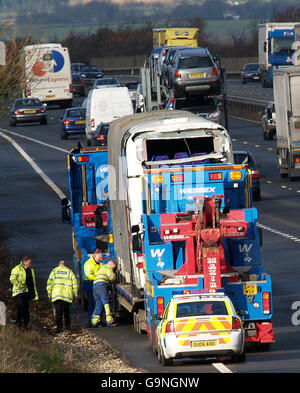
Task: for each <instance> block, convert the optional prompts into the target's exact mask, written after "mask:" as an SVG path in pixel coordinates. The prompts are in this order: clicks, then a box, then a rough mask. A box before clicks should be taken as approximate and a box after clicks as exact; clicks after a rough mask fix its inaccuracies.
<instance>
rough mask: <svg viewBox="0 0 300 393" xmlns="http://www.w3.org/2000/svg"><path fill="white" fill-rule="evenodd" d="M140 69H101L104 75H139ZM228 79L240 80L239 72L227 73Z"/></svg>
mask: <svg viewBox="0 0 300 393" xmlns="http://www.w3.org/2000/svg"><path fill="white" fill-rule="evenodd" d="M140 68H141V67H124V68H120V67H118V68H102V71H103V72H104V74H105V75H136V76H139V75H140ZM226 75H227V78H228V79H241V72H240V71H227V72H226Z"/></svg>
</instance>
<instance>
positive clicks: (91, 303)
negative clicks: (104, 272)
mask: <svg viewBox="0 0 300 393" xmlns="http://www.w3.org/2000/svg"><path fill="white" fill-rule="evenodd" d="M83 290H84V291H85V292H86V294H87V298H88V315H89V322H90V321H91V319H92V316H93V312H94V309H95V299H94V294H93V281H90V280H84V281H83Z"/></svg>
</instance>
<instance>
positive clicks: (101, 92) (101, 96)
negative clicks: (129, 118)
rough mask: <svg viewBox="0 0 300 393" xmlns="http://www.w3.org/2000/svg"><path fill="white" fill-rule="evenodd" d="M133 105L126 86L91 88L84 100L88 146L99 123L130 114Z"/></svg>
mask: <svg viewBox="0 0 300 393" xmlns="http://www.w3.org/2000/svg"><path fill="white" fill-rule="evenodd" d="M132 114H133V106H132V102H131V98H130V94H129V91H128V89H127V87H107V88H102V89H92V90H90V92H89V94H88V96H87V102H86V126H85V132H86V140H87V145H88V146H90V144H91V139H92V137H93V136H94V135H95V132H96V129H97V126H98V125H99V124H100V123H106V124H107V123H110V122H112V121H113V120H116V119H118V118H119V117H122V116H126V115H132Z"/></svg>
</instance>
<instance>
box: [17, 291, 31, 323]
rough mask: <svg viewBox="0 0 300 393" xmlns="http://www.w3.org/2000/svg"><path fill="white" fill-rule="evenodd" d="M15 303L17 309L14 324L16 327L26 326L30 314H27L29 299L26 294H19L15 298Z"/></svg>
mask: <svg viewBox="0 0 300 393" xmlns="http://www.w3.org/2000/svg"><path fill="white" fill-rule="evenodd" d="M14 298H15V302H16V307H17V317H16V324H17V326H22V324H23V325H24V326H28V324H29V322H30V313H29V297H28V293H27V292H24V293H20V294H19V295H17V296H15V297H14Z"/></svg>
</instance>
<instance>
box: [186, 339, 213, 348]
mask: <svg viewBox="0 0 300 393" xmlns="http://www.w3.org/2000/svg"><path fill="white" fill-rule="evenodd" d="M216 345H217V341H216V340H205V341H192V342H191V346H192V348H199V347H200V348H201V347H214V346H216Z"/></svg>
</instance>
